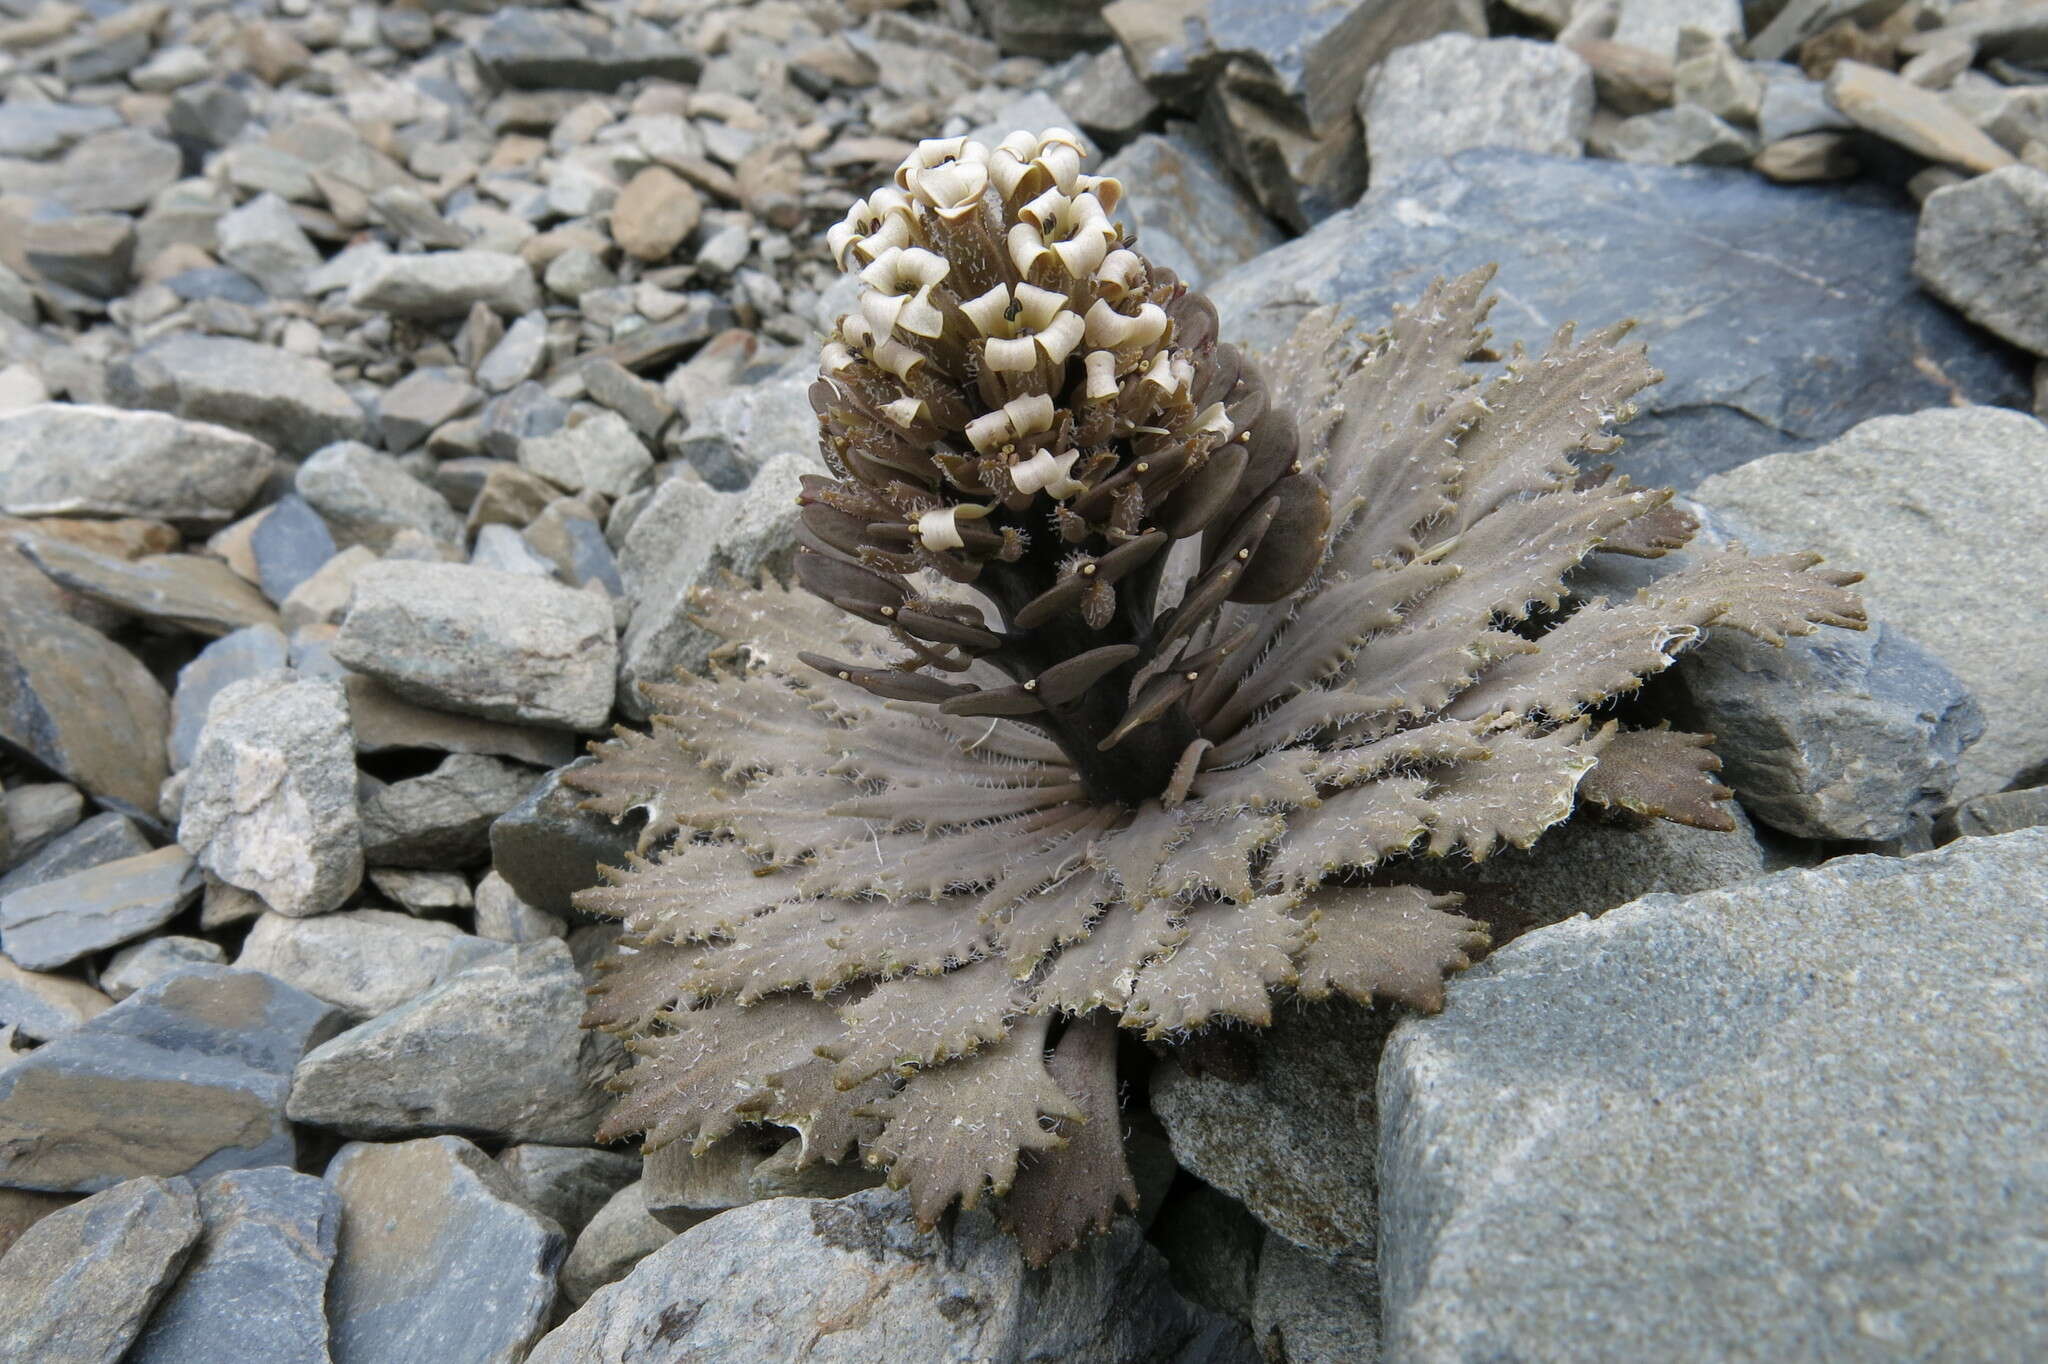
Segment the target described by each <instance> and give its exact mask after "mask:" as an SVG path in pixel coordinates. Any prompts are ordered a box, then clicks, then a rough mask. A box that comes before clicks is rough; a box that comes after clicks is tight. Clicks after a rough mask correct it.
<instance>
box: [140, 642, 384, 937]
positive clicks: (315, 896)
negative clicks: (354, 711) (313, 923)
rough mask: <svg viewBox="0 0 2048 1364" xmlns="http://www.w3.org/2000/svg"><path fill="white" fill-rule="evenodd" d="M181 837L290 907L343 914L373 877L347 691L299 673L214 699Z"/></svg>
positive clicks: (234, 877) (240, 880)
mask: <svg viewBox="0 0 2048 1364" xmlns="http://www.w3.org/2000/svg"><path fill="white" fill-rule="evenodd" d="M187 773H188V781H187V783H186V787H185V799H184V810H183V814H182V815H181V817H180V818H179V821H178V841H179V842H180V843H182V844H183V845H184V846H185V847H187V848H189V849H191V850H192V852H193V855H194V856H195V857H197V858H198V859H199V864H200V865H201V866H202V867H204V868H205V869H206V870H207V871H209V872H211V873H212V874H213V875H214V876H216V877H218V878H220V879H221V880H223V881H225V882H227V883H228V884H229V885H232V886H239V887H240V888H241V889H243V890H247V891H251V892H254V893H255V894H257V895H259V896H261V897H262V898H263V902H264V903H265V904H267V905H268V906H269V907H270V908H271V909H273V910H276V911H277V912H278V913H280V914H284V915H289V916H291V917H294V918H303V917H305V916H307V915H312V914H325V913H326V912H327V911H329V910H331V909H336V908H338V907H340V905H341V904H342V903H343V902H344V901H346V900H347V899H348V897H349V896H351V895H353V894H354V893H355V890H356V887H357V886H358V885H360V884H361V883H362V879H363V848H362V837H361V822H360V820H359V818H358V816H357V812H356V766H355V743H354V740H353V739H352V737H351V736H350V733H349V714H348V694H347V692H346V691H345V690H344V689H343V687H342V685H341V684H340V683H339V682H337V681H334V680H332V679H328V678H312V677H301V676H299V675H297V674H295V673H293V672H290V671H289V670H286V671H280V672H273V673H265V674H262V675H260V676H257V677H252V678H246V679H244V680H243V681H240V682H234V683H230V684H229V685H228V686H227V687H225V688H224V689H222V691H221V692H220V694H219V695H217V696H216V697H215V698H214V701H213V706H212V708H211V709H210V710H209V711H208V712H207V718H206V725H205V727H204V728H203V729H202V730H201V731H200V736H199V747H198V750H197V751H196V752H195V753H194V755H193V758H192V765H191V767H189V768H188V769H187Z"/></svg>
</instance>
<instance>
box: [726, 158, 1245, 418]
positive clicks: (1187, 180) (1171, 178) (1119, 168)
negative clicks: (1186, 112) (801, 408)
mask: <svg viewBox="0 0 2048 1364" xmlns="http://www.w3.org/2000/svg"><path fill="white" fill-rule="evenodd" d="M1101 174H1103V175H1109V176H1114V177H1116V178H1117V179H1118V180H1119V181H1121V182H1122V184H1123V187H1124V194H1123V199H1122V200H1121V201H1120V202H1119V203H1118V204H1117V209H1116V217H1117V218H1118V219H1119V220H1120V221H1122V222H1125V223H1128V224H1129V225H1130V226H1131V227H1132V228H1134V229H1135V230H1136V231H1137V232H1138V233H1139V236H1140V239H1141V240H1142V241H1143V242H1144V243H1145V247H1144V250H1145V259H1147V260H1149V261H1154V262H1156V263H1158V264H1160V265H1164V266H1166V267H1167V268H1168V269H1170V270H1172V271H1173V272H1174V273H1175V274H1177V275H1179V276H1180V277H1181V278H1182V279H1184V280H1186V281H1187V282H1188V284H1189V285H1190V286H1191V287H1193V288H1196V289H1200V288H1202V287H1203V286H1205V285H1207V284H1208V283H1209V282H1210V281H1211V280H1213V279H1215V278H1217V277H1218V276H1220V275H1222V274H1223V273H1224V272H1225V271H1227V270H1229V269H1230V268H1231V267H1232V266H1236V265H1242V264H1243V263H1244V262H1245V261H1248V260H1250V259H1251V258H1252V257H1253V256H1256V255H1258V254H1259V253H1260V252H1261V251H1269V250H1271V249H1272V248H1274V247H1276V246H1278V245H1279V244H1280V243H1281V242H1282V241H1284V240H1286V239H1285V238H1284V237H1282V236H1281V235H1280V229H1278V228H1276V227H1274V226H1273V224H1272V223H1271V222H1270V221H1268V219H1267V218H1266V215H1265V214H1264V213H1262V212H1260V211H1259V206H1258V205H1257V204H1255V203H1253V202H1252V201H1251V200H1250V199H1249V198H1247V197H1246V196H1245V194H1244V191H1243V190H1241V189H1239V188H1238V184H1237V181H1236V180H1234V179H1232V178H1231V176H1230V173H1229V172H1228V171H1226V170H1225V169H1224V168H1223V167H1222V166H1221V165H1220V164H1219V163H1218V162H1217V161H1216V159H1215V158H1214V157H1212V156H1211V155H1210V154H1209V152H1208V151H1207V150H1206V149H1205V148H1203V147H1202V146H1201V145H1200V144H1199V143H1197V142H1195V141H1193V140H1192V139H1189V138H1185V137H1176V136H1171V135H1167V136H1161V135H1159V134H1157V133H1143V134H1141V135H1139V136H1138V137H1135V138H1133V139H1131V141H1130V143H1129V145H1127V146H1125V147H1124V148H1123V149H1122V150H1120V151H1119V152H1117V154H1116V155H1115V156H1112V157H1111V158H1109V160H1107V161H1105V162H1104V163H1103V164H1102V170H1101ZM740 391H741V392H745V391H746V390H744V389H742V390H740ZM805 405H806V406H808V405H809V404H808V401H807V402H806V404H805Z"/></svg>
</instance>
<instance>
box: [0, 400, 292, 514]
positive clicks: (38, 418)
mask: <svg viewBox="0 0 2048 1364" xmlns="http://www.w3.org/2000/svg"><path fill="white" fill-rule="evenodd" d="M274 463H275V460H274V457H273V456H272V454H271V451H270V447H269V446H268V445H266V444H264V443H263V442H262V441H260V440H257V439H255V438H254V437H252V436H246V435H243V434H242V433H241V432H239V431H231V430H229V429H228V428H227V427H225V426H215V425H213V424H212V423H210V422H203V421H180V420H179V419H178V418H176V417H173V416H169V415H167V414H165V413H162V412H126V411H123V410H122V409H120V408H118V407H101V406H96V405H94V404H90V403H40V404H37V405H36V406H34V407H25V408H22V409H20V410H18V411H15V412H7V413H0V511H4V512H5V513H6V514H8V515H9V516H149V517H155V518H156V519H158V520H161V521H177V522H181V523H182V522H189V523H196V524H198V525H220V524H222V523H223V522H225V521H227V520H229V519H230V518H231V517H233V516H234V515H235V513H236V512H238V511H240V510H241V509H242V508H243V507H244V506H246V505H248V502H249V499H250V498H252V497H254V496H255V495H256V491H257V489H259V488H261V487H262V486H263V480H264V479H265V478H266V477H268V476H269V474H270V470H271V466H272V465H273V464H274Z"/></svg>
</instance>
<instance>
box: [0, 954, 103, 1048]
mask: <svg viewBox="0 0 2048 1364" xmlns="http://www.w3.org/2000/svg"><path fill="white" fill-rule="evenodd" d="M113 1006H114V1001H113V1000H111V999H109V998H107V997H106V996H105V995H103V994H101V993H100V992H99V991H98V990H95V989H93V988H92V986H90V985H87V984H86V983H85V982H84V981H82V980H75V979H73V978H72V977H70V976H58V975H51V974H48V973H46V972H42V971H24V970H22V969H21V968H20V967H19V966H16V965H15V964H14V963H13V962H12V961H9V960H8V959H7V958H6V957H0V1027H8V1026H12V1027H13V1028H14V1030H15V1032H16V1034H17V1035H18V1036H21V1037H26V1038H28V1039H29V1040H30V1041H34V1042H47V1041H49V1040H50V1039H51V1038H53V1037H61V1036H63V1035H64V1034H65V1033H67V1032H70V1031H71V1030H72V1029H73V1028H76V1027H78V1026H79V1025H80V1024H81V1023H84V1022H86V1021H88V1020H90V1019H93V1018H96V1017H98V1016H99V1015H100V1014H103V1013H105V1012H106V1011H107V1010H108V1009H111V1008H112V1007H113Z"/></svg>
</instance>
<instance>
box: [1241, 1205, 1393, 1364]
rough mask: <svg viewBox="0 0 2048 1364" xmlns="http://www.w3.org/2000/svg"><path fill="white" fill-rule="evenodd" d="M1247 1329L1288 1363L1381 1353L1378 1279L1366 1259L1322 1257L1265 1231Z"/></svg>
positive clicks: (1349, 1362)
mask: <svg viewBox="0 0 2048 1364" xmlns="http://www.w3.org/2000/svg"><path fill="white" fill-rule="evenodd" d="M1251 1316H1252V1334H1253V1336H1254V1337H1256V1338H1257V1339H1258V1340H1259V1342H1260V1343H1261V1344H1262V1345H1263V1346H1264V1348H1265V1349H1266V1350H1267V1352H1268V1354H1269V1355H1270V1354H1271V1352H1272V1351H1273V1350H1274V1348H1275V1347H1276V1346H1277V1347H1278V1349H1279V1351H1280V1355H1279V1357H1280V1358H1282V1359H1284V1360H1286V1361H1287V1362H1288V1364H1354V1362H1355V1361H1359V1360H1371V1359H1377V1358H1379V1357H1380V1284H1379V1276H1378V1275H1377V1274H1376V1273H1375V1272H1374V1266H1373V1264H1372V1263H1371V1262H1370V1261H1363V1262H1361V1261H1356V1260H1350V1259H1346V1258H1344V1257H1341V1256H1339V1257H1326V1256H1321V1255H1316V1254H1312V1253H1311V1252H1309V1251H1306V1250H1303V1249H1301V1247H1299V1246H1297V1245H1294V1244H1293V1243H1292V1242H1290V1241H1288V1240H1287V1239H1286V1238H1284V1237H1280V1236H1268V1237H1267V1238H1266V1248H1265V1253H1264V1254H1263V1255H1261V1256H1260V1257H1259V1278H1258V1286H1257V1289H1256V1296H1255V1297H1254V1298H1253V1300H1252V1313H1251Z"/></svg>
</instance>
